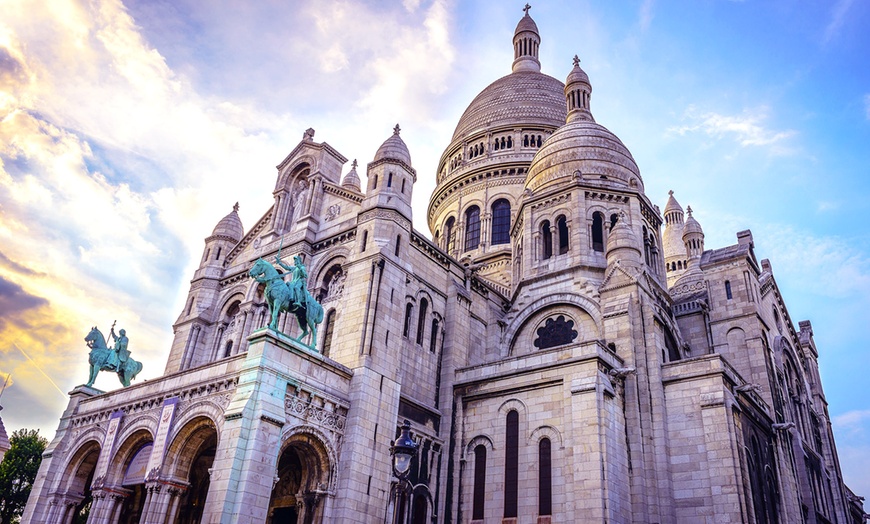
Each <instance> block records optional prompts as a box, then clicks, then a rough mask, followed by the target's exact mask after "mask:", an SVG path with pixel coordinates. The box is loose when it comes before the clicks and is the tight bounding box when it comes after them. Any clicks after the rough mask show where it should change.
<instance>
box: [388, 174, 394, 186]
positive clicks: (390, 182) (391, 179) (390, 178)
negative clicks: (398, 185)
mask: <svg viewBox="0 0 870 524" xmlns="http://www.w3.org/2000/svg"><path fill="white" fill-rule="evenodd" d="M387 187H393V174H392V173H390V175H389V178H387Z"/></svg>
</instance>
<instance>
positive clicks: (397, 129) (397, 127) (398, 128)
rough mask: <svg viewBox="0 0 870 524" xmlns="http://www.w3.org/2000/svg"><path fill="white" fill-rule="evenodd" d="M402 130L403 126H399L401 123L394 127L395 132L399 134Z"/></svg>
mask: <svg viewBox="0 0 870 524" xmlns="http://www.w3.org/2000/svg"><path fill="white" fill-rule="evenodd" d="M401 130H402V128H401V127H399V124H396V127H394V128H393V134H394V135H398V134H399V131H401Z"/></svg>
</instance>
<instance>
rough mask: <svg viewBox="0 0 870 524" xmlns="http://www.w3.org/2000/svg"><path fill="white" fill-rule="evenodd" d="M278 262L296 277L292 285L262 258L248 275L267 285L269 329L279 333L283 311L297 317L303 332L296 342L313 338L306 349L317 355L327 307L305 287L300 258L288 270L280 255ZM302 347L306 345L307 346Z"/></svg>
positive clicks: (305, 276) (304, 273)
mask: <svg viewBox="0 0 870 524" xmlns="http://www.w3.org/2000/svg"><path fill="white" fill-rule="evenodd" d="M275 260H276V261H277V262H278V264H279V265H280V266H281V267H283V268H284V269H287V270H288V271H290V273H291V274H292V275H293V279H292V280H291V281H290V282H285V281H284V278H283V277H282V276H281V274H280V273H278V270H276V269H275V268H274V267H273V266H272V264H270V263H268V262H266V261H265V260H263V259H262V258H258V259H257V261H256V262H254V266H253V267H252V268H251V270H250V271H249V272H248V275H250V276H251V278H253V279H254V280H256V281H257V282H260V283H261V284H266V291H265V295H266V303H267V304H268V306H269V312H270V313H271V322H269V329H273V330H275V331H277V330H278V315H279V313H281V312H282V311H287V312H288V313H292V314H293V315H295V316H296V321H297V322H298V323H299V329H301V330H302V333H301V334H300V335H299V337H298V338H295V339H294V340H296V341H297V342H302V339H303V338H305V337H306V336H309V335H310V337H309V342H308V344H306V345H307V346H308V347H309V348H311V349H313V350H315V351H316V350H317V349H316V348H315V344H316V343H317V324H320V323H321V322H323V306H321V305H320V304H319V303H318V302H317V300H315V299H314V297H312V296H311V293H309V292H308V287H307V286H306V284H305V282H306V278H307V276H308V273H307V272H306V270H305V266H304V265H303V264H302V259H301V258H299V257H298V256H296V257H294V258H293V260H294V263H295V264H294V265H293V266H288V265H286V264H284V263H283V262H281V255H280V252H279V254H278V256H277V257H275ZM302 343H303V344H305V343H304V342H302Z"/></svg>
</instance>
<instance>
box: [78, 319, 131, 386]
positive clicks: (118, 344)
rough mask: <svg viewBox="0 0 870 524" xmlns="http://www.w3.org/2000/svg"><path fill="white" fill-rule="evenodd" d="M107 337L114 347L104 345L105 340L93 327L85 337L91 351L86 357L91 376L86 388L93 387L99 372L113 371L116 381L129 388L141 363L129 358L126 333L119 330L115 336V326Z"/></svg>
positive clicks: (113, 325)
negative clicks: (115, 374)
mask: <svg viewBox="0 0 870 524" xmlns="http://www.w3.org/2000/svg"><path fill="white" fill-rule="evenodd" d="M109 336H111V337H112V340H114V341H115V347H113V348H110V347H108V345H107V344H106V339H105V338H104V337H103V334H102V333H101V332H100V330H99V329H97V328H96V326H94V327H93V328H91V332H90V333H88V336H86V337H85V342H87V343H88V347H89V348H90V349H91V352H90V354H89V355H88V363H89V364H90V365H91V376H90V378H89V379H88V383H87V384H86V385H87V386H89V387H90V386H93V385H94V381H95V380H96V379H97V374H98V373H99V372H100V371H114V372H115V373H117V374H118V380H120V381H121V384H123V385H124V386H129V385H130V381H131V380H133V379H134V378H136V375H138V374H139V372H140V371H142V363H141V362H138V361H136V360H133V359H132V358H130V351H129V350H128V349H127V344H128V342H129V341H128V339H127V332H126V331H125V330H123V329H122V330H120V333H119V334H117V335H116V334H115V324H112V328H111V330H110V331H109Z"/></svg>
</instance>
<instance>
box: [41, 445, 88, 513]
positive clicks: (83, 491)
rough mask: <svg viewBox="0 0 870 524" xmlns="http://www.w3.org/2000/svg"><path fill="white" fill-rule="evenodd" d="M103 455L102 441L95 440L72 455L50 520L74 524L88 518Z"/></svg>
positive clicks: (51, 511) (51, 510)
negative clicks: (95, 480)
mask: <svg viewBox="0 0 870 524" xmlns="http://www.w3.org/2000/svg"><path fill="white" fill-rule="evenodd" d="M99 458H100V444H99V443H98V442H97V441H95V440H88V441H86V442H85V443H83V444H82V445H81V446H80V447H79V448H78V450H77V451H76V452H75V453H74V454H73V455H72V458H71V459H70V461H69V462H68V463H67V467H66V471H65V474H64V475H63V477H62V478H63V479H64V480H63V481H62V484H61V486H60V489H59V490H58V491H57V498H56V499H55V505H54V507H52V508H51V509H50V510H49V511H50V513H49V515H48V517H49V518H48V519H47V521H50V522H59V523H63V524H72V523H74V522H85V521H86V520H87V516H88V513H89V512H90V508H91V500H92V498H91V482H92V481H93V479H94V470H95V469H96V466H97V459H99Z"/></svg>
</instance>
